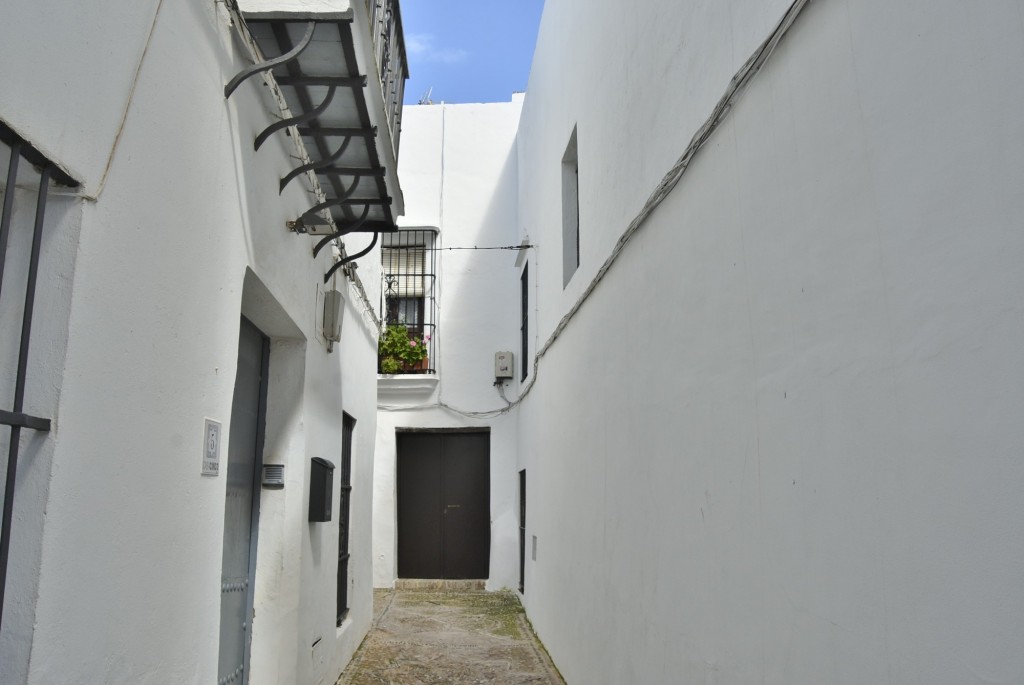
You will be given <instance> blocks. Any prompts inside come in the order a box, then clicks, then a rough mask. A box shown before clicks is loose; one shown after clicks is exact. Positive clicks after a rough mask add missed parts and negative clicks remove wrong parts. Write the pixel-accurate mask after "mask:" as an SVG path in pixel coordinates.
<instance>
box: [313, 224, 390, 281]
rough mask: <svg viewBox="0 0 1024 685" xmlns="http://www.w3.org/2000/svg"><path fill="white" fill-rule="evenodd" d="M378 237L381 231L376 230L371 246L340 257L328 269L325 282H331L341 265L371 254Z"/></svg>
mask: <svg viewBox="0 0 1024 685" xmlns="http://www.w3.org/2000/svg"><path fill="white" fill-rule="evenodd" d="M378 238H380V233H376V232H375V233H374V234H373V240H371V241H370V246H369V247H367V248H366V249H365V250H362V251H360V252H356V253H355V254H354V255H349V256H348V257H345V258H344V259H339V260H338V261H337V262H335V263H334V266H332V267H331V268H330V269H328V270H327V273H326V274H324V283H325V284H326V283H328V282H330V280H331V276H333V275H334V272H335V271H337V270H338V269H340V268H341V267H343V266H345V265H346V264H348V263H349V262H354V261H355V260H357V259H359V258H360V257H362V256H365V255H367V254H369V253H370V250H372V249H373V248H374V247H376V245H377V239H378Z"/></svg>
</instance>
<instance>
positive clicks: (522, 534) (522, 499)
mask: <svg viewBox="0 0 1024 685" xmlns="http://www.w3.org/2000/svg"><path fill="white" fill-rule="evenodd" d="M519 591H520V592H525V591H526V469H523V470H522V471H520V472H519Z"/></svg>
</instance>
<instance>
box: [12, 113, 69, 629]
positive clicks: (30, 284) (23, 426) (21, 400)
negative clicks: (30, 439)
mask: <svg viewBox="0 0 1024 685" xmlns="http://www.w3.org/2000/svg"><path fill="white" fill-rule="evenodd" d="M0 143H2V144H0V156H2V155H3V154H4V152H6V154H7V156H8V158H9V159H8V163H7V176H6V178H5V179H3V184H2V185H0V189H2V191H3V213H2V214H0V297H3V296H4V295H8V294H9V293H8V292H7V291H5V290H4V287H3V286H4V266H5V265H6V264H7V257H8V255H7V252H8V245H9V242H10V236H11V231H12V225H13V224H14V223H15V222H14V198H15V195H16V194H17V193H16V190H15V189H16V186H17V182H18V172H19V168H20V166H21V163H22V162H23V161H24V162H28V163H29V164H31V165H32V166H33V167H35V169H36V170H38V174H39V190H38V193H37V196H36V207H35V215H34V218H33V219H32V222H31V223H32V247H31V249H30V251H29V254H28V277H27V279H26V282H25V304H24V309H23V310H22V317H21V331H20V336H18V337H19V338H20V342H19V348H18V367H17V372H16V375H15V383H14V399H13V403H12V404H11V408H10V409H9V410H8V409H2V408H0V426H8V427H9V428H10V436H9V438H10V444H9V446H8V451H7V473H6V477H5V480H4V506H3V522H2V525H0V630H2V628H3V605H4V595H5V590H6V587H7V565H8V560H9V556H10V548H11V521H12V518H13V514H14V487H15V482H16V481H17V475H18V457H19V452H20V447H21V432H22V430H34V431H41V432H49V430H50V419H48V418H45V417H42V416H33V415H32V414H29V413H26V412H25V387H26V383H27V377H28V359H29V347H30V343H31V340H32V317H33V314H34V313H35V312H34V309H35V295H36V280H37V279H38V276H39V254H40V250H41V246H42V235H43V223H44V218H45V214H46V199H47V195H48V193H49V188H50V181H53V182H55V183H58V184H61V185H65V186H69V187H77V186H78V185H79V184H78V182H77V181H75V179H73V178H71V177H70V176H68V175H67V174H66V173H64V172H63V171H62V170H61V169H60V168H58V167H57V166H56V165H55V164H54V163H53V162H52V161H50V160H49V159H47V158H46V156H45V155H43V154H42V153H41V152H39V151H38V150H37V149H35V148H34V147H32V145H31V144H29V143H28V141H26V140H25V139H23V138H22V137H21V136H19V135H18V134H17V133H15V132H14V131H13V130H11V129H10V128H9V127H7V126H6V125H5V124H3V123H0ZM4 148H6V150H4ZM5 399H6V398H5Z"/></svg>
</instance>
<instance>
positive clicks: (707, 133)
mask: <svg viewBox="0 0 1024 685" xmlns="http://www.w3.org/2000/svg"><path fill="white" fill-rule="evenodd" d="M810 2H811V0H794V2H793V3H792V4H791V5H790V6H789V9H788V10H787V11H786V13H785V14H784V15H783V17H782V19H781V20H779V23H778V24H776V26H775V30H774V31H772V33H771V35H769V36H768V38H767V39H765V41H764V42H763V43H761V45H760V46H759V47H758V49H757V50H755V51H754V53H753V54H752V55H751V56H750V57H749V58H748V59H747V61H746V62H745V63H744V64H743V66H742V67H741V68H740V70H739V71H738V72H736V74H735V75H734V76H733V77H732V80H731V81H730V82H729V86H728V87H727V88H726V90H725V93H724V94H723V95H722V97H721V99H720V100H719V101H718V104H717V105H716V106H715V108H714V110H712V112H711V115H710V116H709V117H708V118H707V119H706V120H705V121H704V124H703V125H702V126H701V127H700V128H699V129H697V132H696V133H695V134H694V135H693V138H692V139H691V140H690V144H689V145H687V147H686V149H685V150H684V151H683V154H682V155H680V157H679V159H678V160H676V163H675V164H674V165H673V166H672V168H671V169H669V171H668V173H666V174H665V176H664V177H662V179H661V181H660V182H659V183H658V185H657V186H656V187H655V189H654V192H652V193H651V195H650V197H648V198H647V202H646V203H644V206H643V208H642V209H641V210H640V212H639V213H638V214H637V215H636V216H635V217H634V218H633V220H632V221H630V222H629V226H627V227H626V230H625V231H623V233H622V235H621V236H619V239H618V241H617V242H616V243H615V247H614V248H613V249H612V251H611V254H609V255H608V258H607V259H605V260H604V263H603V264H602V265H601V268H599V269H598V270H597V273H596V274H595V275H594V277H593V279H591V281H590V283H589V284H588V285H587V287H586V289H585V290H584V291H583V293H582V294H581V295H580V297H579V299H577V300H576V302H575V303H574V304H573V306H572V307H571V308H570V309H569V311H568V312H566V314H565V316H563V317H562V318H561V320H560V321H559V322H558V325H557V326H555V330H554V331H552V333H551V335H550V336H549V337H548V339H547V341H546V342H545V343H544V346H543V347H541V348H540V349H539V350H537V353H536V354H534V356H533V374H532V375H531V377H530V381H529V382H528V383H527V384H526V387H524V388H523V390H522V392H521V393H520V394H519V397H518V398H516V399H515V400H514V401H512V402H510V403H509V404H508V406H506V407H502V408H500V409H492V410H488V411H465V410H462V409H458V408H456V407H452V406H450V405H447V404H445V403H444V402H441V401H440V400H439V401H438V402H437V404H435V405H419V406H413V407H399V408H397V409H395V408H392V407H380V408H381V409H384V410H385V411H396V410H398V409H403V410H407V411H408V410H419V409H430V408H435V407H441V408H444V409H448V410H449V411H453V412H455V413H456V414H461V415H462V416H466V417H469V418H493V417H496V416H500V415H501V414H506V413H508V412H509V411H511V410H512V409H514V408H515V407H517V406H519V404H520V403H521V402H522V401H523V400H524V399H526V396H527V395H529V394H530V391H531V390H532V389H533V386H534V384H535V383H536V382H537V375H538V372H539V370H540V360H541V359H542V358H543V357H544V355H545V354H547V352H548V350H550V349H551V346H552V345H554V344H555V341H556V340H558V338H559V337H560V336H561V335H562V332H563V331H564V330H565V329H566V327H567V326H568V325H569V322H570V321H572V319H573V318H574V317H575V316H576V314H577V313H578V312H579V310H580V308H581V307H582V306H583V303H584V302H586V301H587V299H589V298H590V295H591V294H592V293H593V292H594V290H595V289H596V288H597V285H598V284H599V283H600V282H601V281H602V280H603V279H604V277H605V276H606V275H607V273H608V271H609V269H611V267H612V265H613V264H614V263H615V261H616V260H617V259H618V258H619V255H620V254H622V251H623V250H624V249H625V247H626V245H627V244H629V242H630V241H631V240H632V239H633V236H634V235H636V233H637V231H639V230H640V228H642V227H643V226H644V225H645V224H646V222H647V219H648V217H650V215H651V214H652V213H653V212H654V210H655V209H657V207H658V206H659V205H660V204H661V203H662V202H664V201H665V198H667V197H668V196H669V194H670V193H671V192H672V190H673V189H674V188H675V187H676V186H677V185H678V184H679V181H680V180H682V178H683V175H684V174H685V173H686V171H687V169H689V168H690V163H691V162H692V161H693V158H694V156H695V155H696V154H697V152H698V151H700V149H701V148H702V147H704V145H705V144H706V143H707V142H708V140H709V139H710V138H711V136H712V134H714V132H715V131H716V130H718V128H719V127H720V126H721V125H722V123H723V122H724V121H725V119H726V118H727V117H728V116H729V112H731V111H732V108H733V106H734V105H735V104H736V100H737V99H738V98H739V96H740V95H741V94H742V93H743V91H744V90H745V89H746V87H747V86H748V85H749V84H750V81H751V80H752V79H753V78H754V76H756V75H757V74H758V72H760V71H761V68H762V67H764V65H765V63H766V62H767V61H768V58H769V57H771V56H772V54H773V53H774V52H775V49H776V48H777V47H778V45H779V42H780V41H781V40H782V39H783V38H784V37H785V35H786V34H787V33H788V32H789V30H790V28H791V27H792V26H793V23H794V22H795V21H796V19H797V17H798V16H800V13H801V12H803V10H804V8H805V7H806V6H807V5H808V4H809V3H810Z"/></svg>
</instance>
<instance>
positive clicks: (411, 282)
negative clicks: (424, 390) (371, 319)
mask: <svg viewBox="0 0 1024 685" xmlns="http://www.w3.org/2000/svg"><path fill="white" fill-rule="evenodd" d="M435 238H436V233H435V232H434V231H433V230H401V231H398V232H396V233H386V234H384V240H383V245H382V247H381V311H382V312H383V314H384V324H385V326H389V327H390V326H402V327H404V328H405V329H406V334H407V335H408V336H409V339H410V340H413V341H416V343H417V344H418V345H424V346H425V347H426V357H425V358H424V359H423V360H422V361H421V362H419V363H418V364H416V365H414V366H409V367H407V368H403V369H401V370H400V371H399V373H414V374H433V373H435V372H436V368H437V356H436V349H437V347H436V343H437V341H436V337H437V336H436V332H437V313H436V307H435V306H434V305H435V297H436V279H437V276H436V274H437V263H436V261H437V260H436V254H437V251H436V249H435V247H434V240H435ZM382 362H383V358H381V357H378V368H377V371H378V373H393V372H391V371H386V370H385V368H384V367H383V366H382V365H381V364H382Z"/></svg>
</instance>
